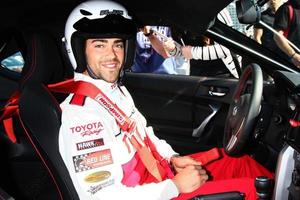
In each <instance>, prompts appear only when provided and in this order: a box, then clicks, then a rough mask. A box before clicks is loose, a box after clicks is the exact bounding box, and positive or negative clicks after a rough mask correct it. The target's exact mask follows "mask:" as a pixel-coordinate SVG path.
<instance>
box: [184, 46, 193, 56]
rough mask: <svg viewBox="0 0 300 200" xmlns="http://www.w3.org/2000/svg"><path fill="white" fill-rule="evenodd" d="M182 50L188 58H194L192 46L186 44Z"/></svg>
mask: <svg viewBox="0 0 300 200" xmlns="http://www.w3.org/2000/svg"><path fill="white" fill-rule="evenodd" d="M181 52H182V55H183V57H185V58H186V59H192V58H193V55H192V46H184V47H182V48H181Z"/></svg>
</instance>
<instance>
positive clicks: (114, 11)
mask: <svg viewBox="0 0 300 200" xmlns="http://www.w3.org/2000/svg"><path fill="white" fill-rule="evenodd" d="M108 14H114V15H123V14H124V12H123V10H112V11H110V10H101V11H100V15H108Z"/></svg>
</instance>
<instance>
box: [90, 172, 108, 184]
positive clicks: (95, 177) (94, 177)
mask: <svg viewBox="0 0 300 200" xmlns="http://www.w3.org/2000/svg"><path fill="white" fill-rule="evenodd" d="M110 176H111V173H110V172H109V171H99V172H95V173H92V174H89V175H87V176H86V177H85V178H84V181H85V182H87V183H97V182H100V181H104V180H106V179H108V178H109V177H110Z"/></svg>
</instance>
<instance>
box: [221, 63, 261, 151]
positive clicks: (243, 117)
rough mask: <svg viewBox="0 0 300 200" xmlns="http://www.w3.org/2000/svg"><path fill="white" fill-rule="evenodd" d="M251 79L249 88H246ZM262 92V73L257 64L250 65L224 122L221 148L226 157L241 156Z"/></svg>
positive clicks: (256, 114)
mask: <svg viewBox="0 0 300 200" xmlns="http://www.w3.org/2000/svg"><path fill="white" fill-rule="evenodd" d="M251 77H252V84H251V85H250V86H251V87H247V86H248V84H247V83H248V82H250V78H251ZM262 91H263V75H262V71H261V69H260V67H259V66H258V65H257V64H250V65H248V66H247V67H246V69H245V70H244V71H243V73H242V76H241V78H240V80H239V82H238V85H237V87H236V89H235V92H234V96H233V101H232V103H231V104H230V107H229V111H228V114H227V118H226V121H225V129H224V137H223V147H224V150H225V152H226V153H227V154H228V155H230V156H239V155H241V153H242V150H243V148H244V147H245V144H246V142H247V140H248V138H249V136H250V133H251V132H252V131H253V128H254V125H255V120H256V117H257V116H258V114H259V112H260V105H261V104H260V103H261V99H262Z"/></svg>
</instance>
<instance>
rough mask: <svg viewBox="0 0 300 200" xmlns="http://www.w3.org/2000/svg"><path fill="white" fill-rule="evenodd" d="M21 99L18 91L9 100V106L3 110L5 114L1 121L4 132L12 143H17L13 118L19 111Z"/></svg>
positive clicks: (0, 117) (0, 118)
mask: <svg viewBox="0 0 300 200" xmlns="http://www.w3.org/2000/svg"><path fill="white" fill-rule="evenodd" d="M19 97H20V93H19V92H18V91H17V92H15V93H14V94H12V96H11V97H10V98H9V100H8V102H7V104H6V105H5V106H4V108H3V109H2V111H3V113H2V115H1V116H0V121H2V122H3V126H4V130H5V132H6V134H7V136H8V138H9V139H10V141H11V142H13V143H16V142H17V138H16V135H15V132H14V128H13V116H14V115H16V114H17V113H18V112H17V111H18V110H19V105H18V103H19Z"/></svg>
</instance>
